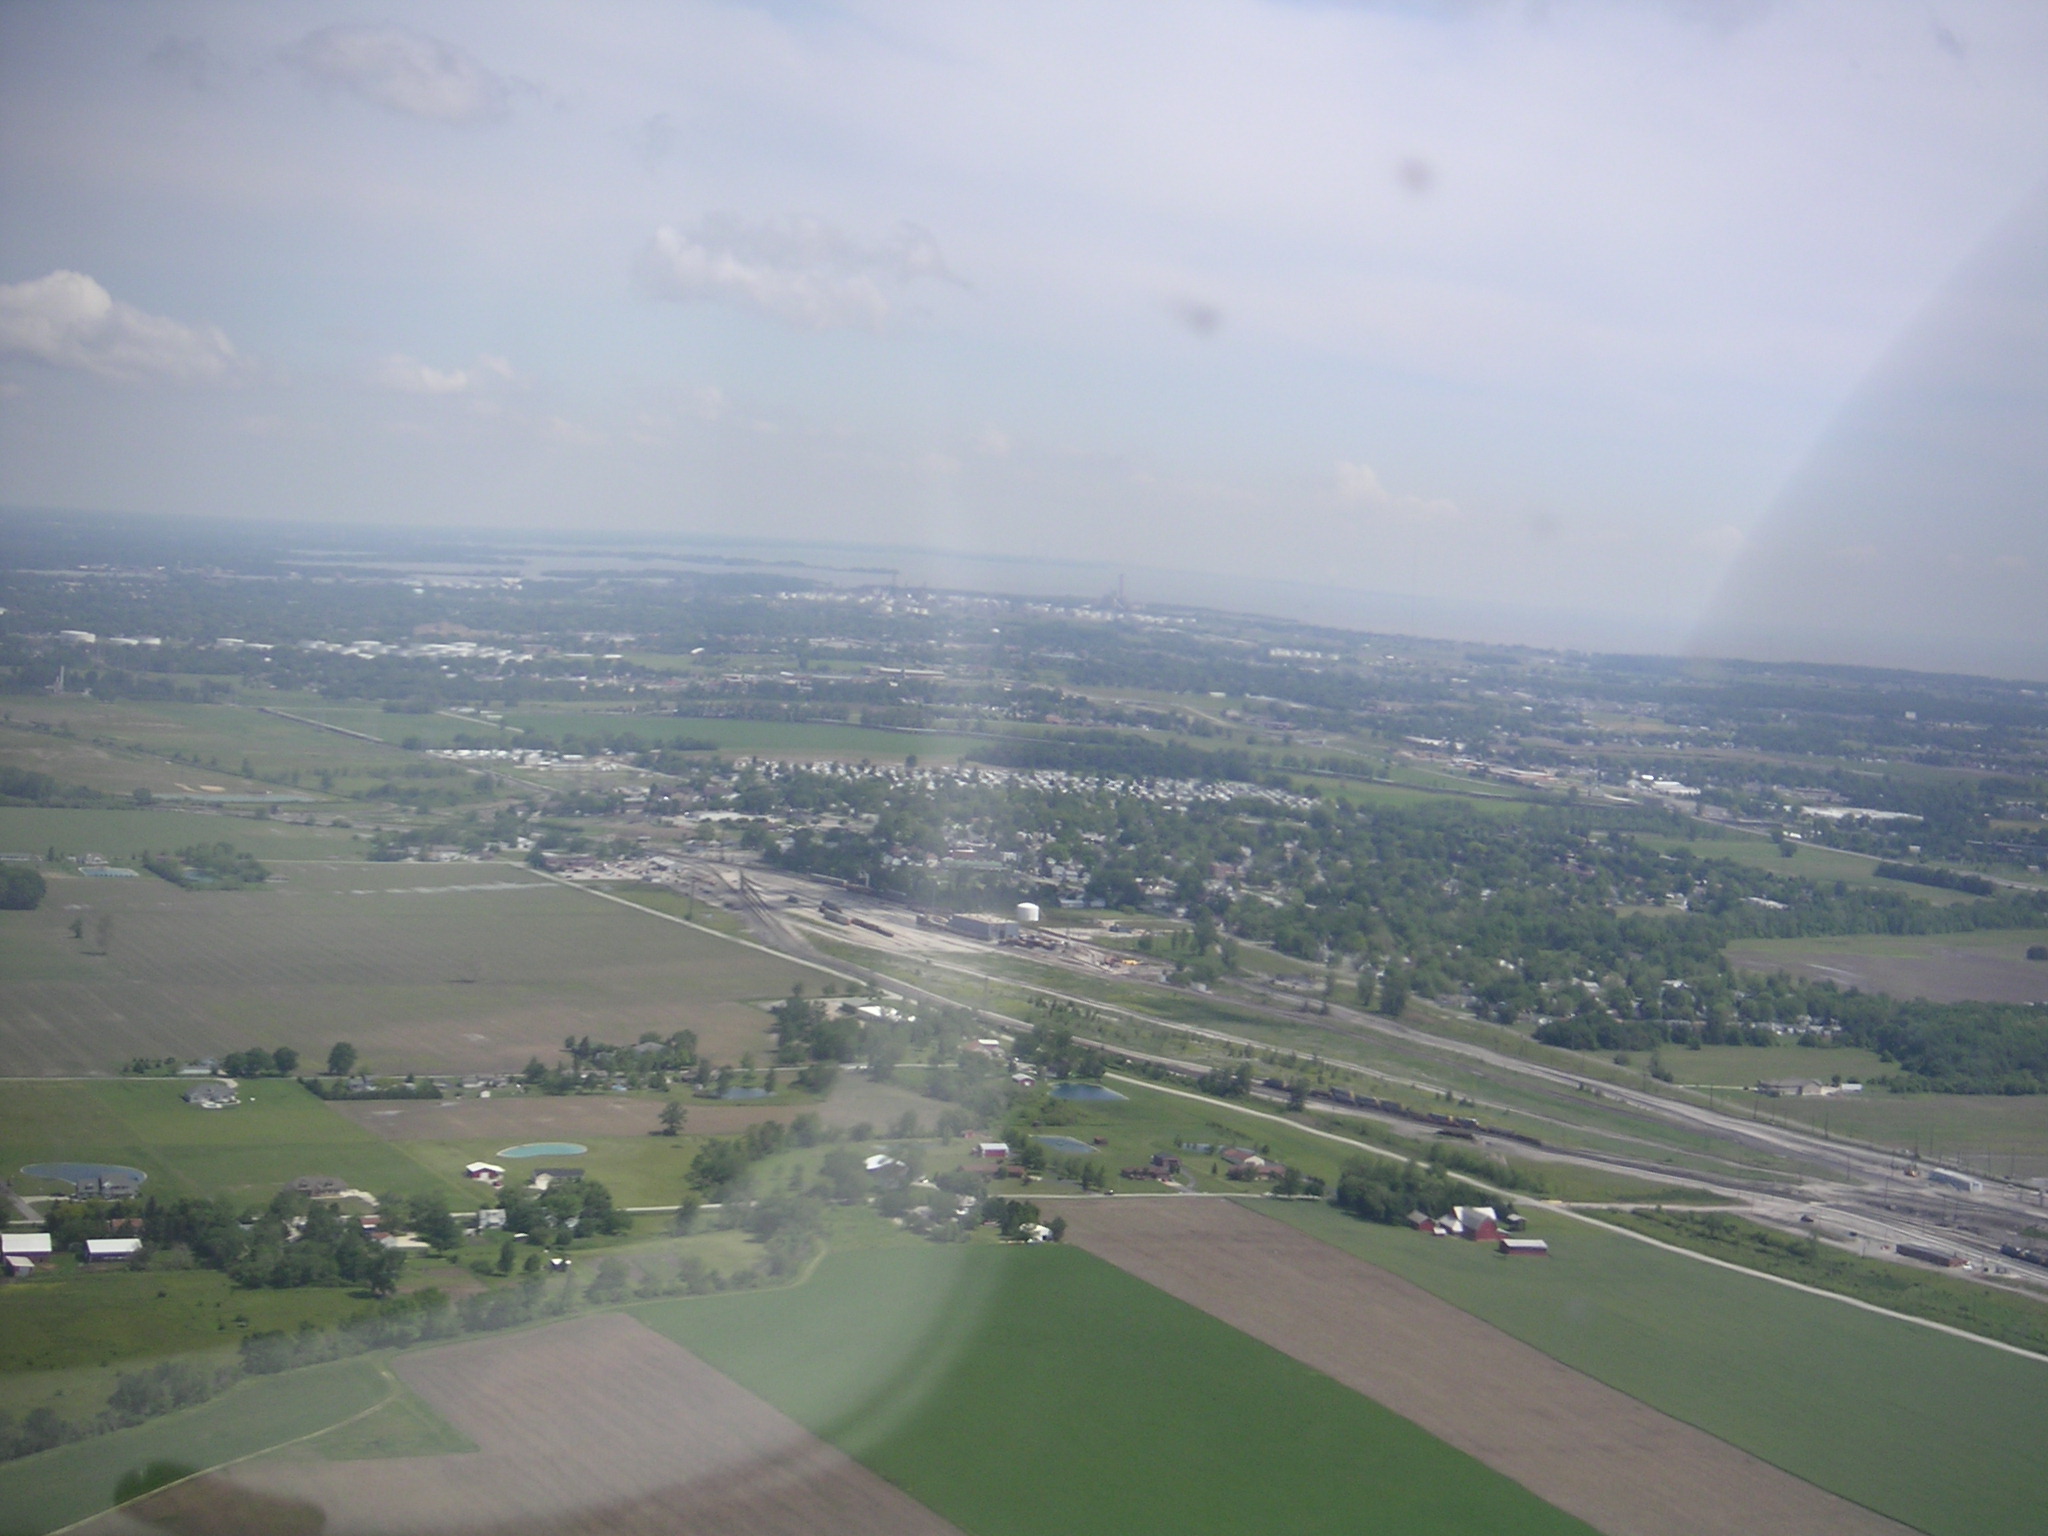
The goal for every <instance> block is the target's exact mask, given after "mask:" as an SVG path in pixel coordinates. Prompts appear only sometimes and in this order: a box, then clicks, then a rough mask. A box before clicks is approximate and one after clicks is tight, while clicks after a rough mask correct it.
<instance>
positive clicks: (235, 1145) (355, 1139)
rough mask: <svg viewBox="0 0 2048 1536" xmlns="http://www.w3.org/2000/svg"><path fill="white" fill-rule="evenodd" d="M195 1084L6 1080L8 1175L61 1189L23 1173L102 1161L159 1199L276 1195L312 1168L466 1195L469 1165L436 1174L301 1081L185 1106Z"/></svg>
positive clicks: (2, 1136)
mask: <svg viewBox="0 0 2048 1536" xmlns="http://www.w3.org/2000/svg"><path fill="white" fill-rule="evenodd" d="M189 1086H190V1084H189V1083H184V1082H179V1081H177V1080H176V1079H173V1078H130V1079H126V1080H119V1079H115V1080H107V1081H98V1082H90V1081H69V1082H34V1081H21V1080H18V1079H17V1080H14V1081H8V1082H0V1177H7V1178H10V1179H12V1180H13V1181H14V1183H15V1187H16V1188H17V1189H20V1190H23V1191H24V1192H29V1193H37V1192H43V1191H45V1190H47V1191H59V1190H62V1189H64V1188H65V1186H63V1185H59V1184H41V1183H38V1182H37V1181H35V1180H30V1179H25V1178H23V1177H22V1176H21V1174H20V1169H21V1168H22V1166H23V1165H24V1164H27V1163H50V1162H92V1163H115V1164H120V1165H123V1166H126V1167H130V1168H139V1169H141V1170H142V1171H143V1172H144V1173H146V1174H148V1175H149V1182H148V1184H147V1185H146V1186H145V1193H148V1194H152V1195H229V1196H234V1197H236V1198H240V1199H249V1200H268V1199H269V1198H270V1197H271V1196H272V1195H274V1194H276V1193H277V1191H278V1189H279V1188H280V1187H281V1186H282V1185H284V1184H287V1183H289V1182H290V1181H291V1180H293V1179H295V1178H298V1177H299V1176H300V1175H302V1174H332V1175H334V1176H335V1177H337V1178H343V1179H346V1180H348V1182H349V1183H350V1184H351V1185H352V1186H354V1187H355V1188H358V1189H367V1190H369V1191H371V1192H372V1193H377V1194H382V1193H388V1192H396V1193H400V1194H415V1193H426V1192H430V1191H439V1192H440V1193H442V1194H444V1195H447V1196H449V1197H450V1198H451V1199H454V1198H456V1197H459V1196H460V1195H461V1194H462V1193H463V1192H464V1189H465V1186H464V1184H463V1182H462V1179H461V1176H460V1169H461V1165H460V1164H457V1165H455V1167H454V1168H453V1169H452V1170H448V1171H445V1172H442V1171H430V1170H429V1168H428V1166H427V1165H425V1164H423V1163H420V1162H418V1161H416V1160H414V1159H411V1158H408V1157H406V1156H404V1155H403V1154H402V1153H401V1152H399V1151H397V1150H396V1149H395V1148H394V1147H393V1146H392V1145H391V1144H390V1143H388V1142H385V1141H381V1140H379V1139H378V1138H377V1137H376V1136H373V1135H372V1134H370V1133H369V1132H368V1131H366V1130H363V1129H362V1128H361V1127H359V1126H357V1125H354V1124H352V1123H350V1121H349V1120H348V1119H346V1118H345V1117H344V1116H342V1115H341V1114H339V1113H338V1112H337V1111H336V1110H335V1108H334V1107H333V1106H331V1105H328V1104H325V1103H323V1102H321V1101H320V1100H319V1099H316V1098H314V1097H313V1096H312V1095H311V1094H310V1093H308V1092H306V1090H305V1089H303V1088H301V1087H300V1086H299V1085H298V1084H297V1083H295V1082H291V1081H288V1080H284V1079H276V1078H273V1079H267V1080H261V1081H255V1082H244V1083H243V1084H242V1086H241V1090H240V1092H241V1098H242V1102H241V1103H239V1104H237V1105H235V1106H234V1107H233V1108H232V1109H224V1110H203V1109H197V1108H194V1107H193V1106H192V1105H190V1104H187V1103H185V1102H184V1100H183V1098H182V1094H183V1093H184V1091H185V1089H186V1088H187V1087H189ZM458 1203H459V1201H458Z"/></svg>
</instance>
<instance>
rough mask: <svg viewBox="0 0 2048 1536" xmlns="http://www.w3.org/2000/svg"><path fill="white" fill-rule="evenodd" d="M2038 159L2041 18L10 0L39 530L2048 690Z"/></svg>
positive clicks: (5, 435)
mask: <svg viewBox="0 0 2048 1536" xmlns="http://www.w3.org/2000/svg"><path fill="white" fill-rule="evenodd" d="M2044 186H2048V7H2044V6H2041V5H2039V4H2033V3H2008V4H1995V3H1980V4H1963V3H1956V4H1950V3H1947V0H1934V3H1930V0H1918V3H1905V0H1899V3H1892V0H1832V3H1831V0H1726V3H1713V0H1664V3H1653V0H1626V3H1624V0H1547V3H1541V4H1535V3H1507V0H1502V3H1486V0H1446V3H1442V4H1422V3H1406V4H1401V3H1382V4H1372V3H1357V4H1340V3H1334V0H1331V3H1270V0H1267V3H1253V0H1177V3H1175V4H1172V5H1163V4H1130V5H1120V6H1103V5H1085V4H1083V5H1066V4H1059V3H1054V0H1047V3H1033V4H1030V5H1009V6H994V5H982V4H976V3H972V0H951V3H944V4H929V5H919V4H886V3H874V4H865V3H851V4H844V5H829V4H802V3H786V4H752V5H750V4H738V3H722V4H701V5H688V4H678V3H665V4H655V5H636V4H623V3H617V4H601V3H599V4H579V5H573V6H571V5H543V4H531V3H527V4H520V3H491V4H436V3H432V0H428V3H415V4H408V5H406V6H403V7H397V8H394V9H392V10H371V9H359V8H352V7H347V6H335V5H330V4H290V3H271V4H260V5H259V4H253V3H250V4H226V5H198V4H191V5H188V4H177V3H161V4H150V5H134V4H128V3H122V4H94V3H90V0H66V3H61V4H60V3H24V0H5V3H0V503H5V504H10V505H16V506H29V507H42V508H72V509H80V510H110V511H116V510H117V511H139V512H161V513H177V514H207V515H212V516H226V517H247V518H275V519H320V520H347V521H362V522H367V523H381V524H401V525H408V526H423V525H442V524H445V525H455V526H468V527H499V528H507V529H518V528H546V529H552V530H567V531H578V530H592V531H596V530H631V531H645V532H661V533H670V534H678V535H692V536H718V537H740V538H747V539H787V540H792V541H830V542H834V543H840V544H856V545H860V544H874V545H886V546H907V547H921V548H929V549H939V550H947V551H956V552H964V553H967V554H972V555H978V556H988V557H999V558H1001V559H1005V560H1015V559H1025V560H1078V561H1085V562H1088V563H1089V564H1091V565H1100V566H1104V567H1123V566H1128V567H1131V568H1133V569H1135V570H1139V571H1149V572H1178V573H1182V574H1183V575H1185V576H1186V577H1187V578H1188V579H1189V580H1197V579H1198V580H1199V581H1200V582H1202V583H1206V584H1207V585H1206V586H1205V587H1204V590H1205V591H1213V592H1215V593H1219V594H1224V595H1225V596H1226V597H1227V594H1228V593H1229V592H1230V591H1231V590H1232V587H1231V584H1232V583H1238V584H1240V586H1241V589H1242V591H1243V592H1244V593H1246V594H1248V595H1247V598H1246V600H1247V601H1248V602H1250V601H1256V602H1257V603H1259V604H1261V605H1263V606H1265V607H1268V608H1272V607H1274V606H1281V607H1284V606H1285V605H1286V603H1287V602H1288V599H1287V598H1286V596H1285V594H1286V593H1287V592H1288V591H1289V590H1294V589H1299V590H1300V591H1301V592H1304V593H1305V592H1308V591H1310V590H1313V591H1315V592H1317V593H1320V594H1323V599H1319V601H1322V602H1323V610H1319V616H1324V617H1328V616H1330V615H1329V613H1328V612H1327V611H1326V610H1327V609H1328V607H1329V604H1328V602H1327V601H1325V600H1326V599H1328V597H1329V595H1330V594H1333V593H1335V594H1346V595H1347V596H1346V599H1345V603H1349V602H1350V601H1351V600H1352V599H1355V606H1354V607H1349V608H1345V611H1346V613H1347V615H1348V616H1350V617H1352V618H1354V619H1355V621H1356V622H1358V623H1360V624H1364V625H1371V624H1372V623H1373V622H1374V621H1375V620H1379V621H1381V622H1382V623H1390V622H1392V621H1393V620H1397V619H1401V618H1404V617H1405V618H1409V619H1413V618H1414V617H1415V616H1416V615H1418V614H1422V615H1427V618H1426V620H1424V621H1418V622H1420V623H1422V625H1423V627H1431V628H1434V629H1435V630H1437V631H1439V632H1462V633H1468V634H1471V635H1472V636H1473V637H1475V638H1486V639H1495V640H1522V641H1527V642H1529V643H1535V644H1572V645H1598V646H1604V647H1629V648H1644V649H1660V650H1683V649H1685V648H1687V647H1695V648H1696V647H1700V646H1706V647H1708V648H1709V649H1711V650H1713V651H1714V652H1715V653H1717V654H1795V653H1796V654H1800V655H1803V656H1807V657H1810V658H1813V659H1822V660H1879V661H1883V662H1884V663H1885V664H1890V665H1920V666H1930V667H1943V668H1952V667H1953V668H1964V669H1975V670H1991V671H2002V672H2015V671H2016V672H2018V673H2020V674H2023V675H2032V676H2048V628H2043V626H2044V625H2048V619H2043V618H2041V617H2039V616H2034V615H2032V614H2031V610H2032V609H2033V608H2037V607H2040V608H2048V605H2043V604H2039V603H2031V602H2029V601H2028V600H2027V594H2028V593H2029V592H2030V591H2032V590H2035V589H2048V547H2044V542H2043V540H2044V534H2043V529H2044V527H2048V514H2044V512H2043V510H2042V506H2043V495H2042V489H2041V488H2042V485H2043V478H2042V471H2043V469H2044V468H2048V461H2044V460H2043V459H2042V457H2041V456H2040V455H2039V454H2038V453H2037V454H2035V455H2033V456H2032V457H2028V456H2026V455H2024V454H2020V455H2015V454H2012V453H2008V452H2004V451H2003V449H2002V448H2000V447H1996V445H2004V444H2007V443H2009V441H2010V439H2011V436H2012V434H2013V433H2014V432H2018V433H2019V435H2020V436H2021V437H2027V436H2029V435H2030V433H2029V432H2028V430H2027V429H2028V426H2029V424H2030V423H2037V422H2040V421H2043V420H2048V388H2043V387H2042V384H2043V377H2044V375H2043V371H2042V370H2041V369H2040V368H2039V367H2038V366H2036V364H2035V361H2033V359H2036V358H2037V357H2038V355H2039V349H2040V347H2041V346H2042V345H2043V344H2044V343H2048V327H2043V326H2040V325H2038V324H2036V323H2035V321H2036V320H2038V318H2039V316H2040V315H2041V314H2042V313H2043V312H2044V311H2043V301H2044V299H2048V293H2044V291H2043V285H2044V284H2048V276H2043V275H2042V274H2048V235H2044V232H2048V220H2044V219H2043V218H2041V217H2040V216H2039V210H2040V207H2041V197H2042V189H2043V187H2044ZM2029 252H2031V253H2032V255H2033V256H2034V257H2037V258H2040V259H2038V260H2031V261H2030V259H2029V254H2028V253H2029ZM1987 284H1988V285H1989V287H1990V289H1991V290H1995V291H1996V292H1997V293H1998V294H1999V295H2001V296H2002V297H2001V298H2000V299H1999V302H1998V305H1996V306H1992V305H1988V304H1987V302H1985V301H1984V300H1982V298H1981V297H1973V295H1977V294H1979V291H1980V290H1982V289H1984V288H1985V286H1986V285H1987ZM2001 285H2002V286H2001ZM2014 316H2018V317H2019V318H2018V319H2017V320H2014V319H2013V318H2012V317H2014ZM2001 317H2003V318H2001ZM2015 336H2017V337H2018V338H2019V340H2018V341H2017V342H2015V341H2014V340H2013V338H2014V337H2015ZM2016 348H2017V350H2016ZM1930 370H1931V372H1930ZM1933 376H1938V378H1939V379H1940V381H1941V383H1940V385H1939V387H1938V388H1937V387H1934V386H1931V385H1929V384H1928V382H1927V380H1928V379H1929V378H1930V377H1933ZM1937 396H1938V398H1936V397H1937ZM1994 397H1995V398H1994ZM1987 401H1988V403H1987ZM1902 423H1903V424H1904V425H1902ZM1887 497H1888V498H1889V499H1888V500H1887V499H1886V498H1887ZM1880 502H1882V503H1884V504H1883V506H1881V507H1880V506H1878V503H1880ZM1873 509H1875V510H1873ZM1930 509H1931V510H1930ZM1866 521H1868V522H1869V523H1870V525H1871V526H1865V523H1866ZM1873 529H1874V530H1875V531H1873ZM1958 529H1963V530H1965V531H1966V536H1965V535H1959V534H1958V532H1957V530H1958ZM1958 538H1961V540H1962V542H1963V543H1965V544H1967V545H1968V546H1969V547H1968V549H1967V550H1965V551H1964V555H1965V558H1964V559H1963V562H1962V564H1961V565H1957V564H1955V563H1954V561H1952V560H1951V561H1949V562H1948V564H1947V565H1945V566H1944V567H1943V568H1944V569H1945V570H1948V571H1949V577H1948V578H1945V579H1944V581H1943V582H1941V583H1937V584H1936V586H1937V587H1938V591H1937V590H1935V589H1934V588H1930V587H1928V586H1927V584H1926V583H1925V582H1924V580H1922V578H1923V577H1924V573H1925V571H1926V569H1927V568H1928V565H1929V561H1930V559H1934V558H1935V557H1933V556H1932V555H1930V553H1929V550H1930V542H1929V541H1930V540H1932V541H1936V542H1939V541H1941V540H1950V541H1954V540H1957V539H1958ZM1867 550H1877V551H1878V553H1877V554H1871V555H1867V556H1865V555H1859V554H1858V551H1867ZM1954 553H1955V551H1954V550H1952V549H1947V550H1945V551H1944V558H1945V557H1946V555H1951V554H1954ZM1859 561H1860V563H1859ZM2001 561H2002V562H2003V563H2000V562H2001ZM1935 563H1940V561H1939V560H1936V561H1935ZM1973 571H1974V572H1976V573H1977V574H1976V575H1975V576H1972V575H1971V574H1970V573H1971V572H1973ZM1986 581H1988V582H1991V583H1993V584H1994V585H1997V584H1998V583H2003V585H2002V586H1998V591H1999V592H2002V593H2007V594H2008V597H2002V598H1999V599H1997V600H1996V601H1993V602H1991V603H1989V604H1988V605H1987V604H1985V603H1983V602H1980V601H1978V598H1979V597H1980V596H1981V593H1982V591H1983V590H1984V588H1983V586H1982V582H1986ZM1902 582H1903V583H1905V586H1904V587H1903V588H1901V587H1900V583H1902ZM1916 582H1918V583H1919V584H1918V585H1917V586H1916V585H1915V583H1916ZM1887 584H1889V585H1887ZM1144 585H1145V584H1144V581H1143V580H1142V579H1141V580H1140V581H1139V583H1138V588H1137V591H1136V592H1135V593H1134V595H1137V596H1143V595H1144ZM1163 585H1165V584H1164V583H1162V589H1163ZM1816 590H1824V591H1826V592H1828V593H1830V594H1831V595H1832V597H1831V601H1830V602H1829V603H1823V604H1818V605H1814V606H1813V607H1812V611H1810V612H1809V611H1808V607H1809V603H1808V599H1809V597H1810V595H1811V594H1812V593H1813V592H1815V591H1816ZM1916 591H1917V592H1920V593H1921V594H1923V596H1925V603H1924V604H1923V606H1924V607H1926V609H1927V611H1925V612H1923V613H1921V614H1919V615H1918V617H1917V619H1916V622H1915V624H1914V625H1911V626H1907V627H1906V628H1905V629H1902V628H1901V626H1900V625H1898V624H1897V623H1895V622H1893V619H1894V617H1895V616H1896V614H1897V612H1898V611H1899V605H1900V602H1901V600H1902V596H1903V595H1904V594H1906V593H1911V592H1916ZM1929 593H1931V594H1932V595H1927V594H1929ZM1250 594H1257V596H1256V597H1255V598H1254V597H1253V596H1251V595H1250ZM1276 594H1279V595H1277V596H1276ZM1833 598H1839V599H1841V600H1838V601H1837V600H1832V599H1833ZM1304 601H1306V600H1305V599H1304ZM1345 603H1339V604H1338V606H1339V607H1345ZM1788 605H1789V607H1790V608H1793V609H1797V610H1798V611H1797V612H1794V613H1789V614H1788V611H1787V610H1788ZM2030 623H2031V625H2032V626H2033V627H2032V628H2029V627H2028V626H2029V624H2030ZM2015 626H2017V628H2015ZM1395 627H1399V626H1398V625H1396V626H1395ZM1908 631H1910V632H1908Z"/></svg>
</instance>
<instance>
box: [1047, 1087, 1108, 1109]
mask: <svg viewBox="0 0 2048 1536" xmlns="http://www.w3.org/2000/svg"><path fill="white" fill-rule="evenodd" d="M1052 1096H1053V1097H1054V1098H1056V1099H1079V1100H1081V1101H1082V1102H1084V1103H1088V1104H1107V1103H1108V1102H1109V1101H1110V1100H1112V1099H1117V1100H1121V1099H1122V1098H1123V1095H1122V1094H1120V1093H1118V1092H1117V1091H1116V1090H1115V1089H1114V1088H1105V1087H1103V1086H1102V1084H1100V1083H1061V1084H1060V1085H1059V1086H1058V1087H1057V1088H1055V1089H1053V1091H1052Z"/></svg>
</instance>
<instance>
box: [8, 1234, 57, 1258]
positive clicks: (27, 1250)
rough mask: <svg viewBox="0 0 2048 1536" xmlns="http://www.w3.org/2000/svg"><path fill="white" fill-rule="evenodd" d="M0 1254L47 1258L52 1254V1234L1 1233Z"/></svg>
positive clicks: (15, 1256)
mask: <svg viewBox="0 0 2048 1536" xmlns="http://www.w3.org/2000/svg"><path fill="white" fill-rule="evenodd" d="M0 1254H5V1255H7V1256H8V1257H9V1258H17V1257H18V1258H28V1259H47V1258H48V1257H49V1256H50V1234H49V1233H47V1232H5V1233H0Z"/></svg>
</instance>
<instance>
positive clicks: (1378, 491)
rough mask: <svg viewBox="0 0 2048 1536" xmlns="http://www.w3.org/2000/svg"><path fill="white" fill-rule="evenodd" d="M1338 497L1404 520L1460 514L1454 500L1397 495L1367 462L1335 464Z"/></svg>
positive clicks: (1426, 520)
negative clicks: (1381, 481) (1383, 482)
mask: <svg viewBox="0 0 2048 1536" xmlns="http://www.w3.org/2000/svg"><path fill="white" fill-rule="evenodd" d="M1337 499H1338V500H1339V501H1343V502H1349V503H1351V504H1352V505H1353V506H1360V507H1364V508H1365V509H1366V510H1367V511H1369V512H1375V513H1378V514H1380V515H1381V516H1384V517H1393V518H1399V519H1401V520H1402V521H1404V522H1411V523H1430V522H1438V521H1451V520H1455V519H1456V518H1457V517H1458V516H1459V512H1458V507H1457V503H1456V502H1452V501H1446V500H1444V499H1443V498H1441V497H1427V496H1408V495H1396V494H1394V493H1393V492H1392V491H1389V490H1388V489H1387V488H1386V486H1384V485H1382V484H1381V483H1380V477H1379V474H1378V472H1377V471H1375V470H1374V469H1373V467H1372V466H1371V465H1370V464H1351V463H1340V464H1339V465H1338V466H1337Z"/></svg>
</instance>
